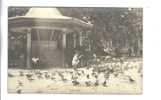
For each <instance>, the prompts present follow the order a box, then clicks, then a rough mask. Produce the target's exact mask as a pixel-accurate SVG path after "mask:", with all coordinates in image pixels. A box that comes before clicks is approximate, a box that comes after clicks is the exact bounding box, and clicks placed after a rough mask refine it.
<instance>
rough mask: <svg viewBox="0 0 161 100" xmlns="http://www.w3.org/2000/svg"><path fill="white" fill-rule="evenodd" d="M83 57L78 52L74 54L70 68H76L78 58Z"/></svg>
mask: <svg viewBox="0 0 161 100" xmlns="http://www.w3.org/2000/svg"><path fill="white" fill-rule="evenodd" d="M82 56H83V55H80V54H79V53H78V52H76V53H75V54H74V56H73V60H72V66H73V67H74V69H75V68H77V67H78V64H79V62H80V58H81V57H82Z"/></svg>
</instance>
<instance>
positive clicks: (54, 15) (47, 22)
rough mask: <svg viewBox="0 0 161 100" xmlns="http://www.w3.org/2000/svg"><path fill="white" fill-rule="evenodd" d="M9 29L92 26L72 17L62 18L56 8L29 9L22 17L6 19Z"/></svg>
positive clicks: (87, 27)
mask: <svg viewBox="0 0 161 100" xmlns="http://www.w3.org/2000/svg"><path fill="white" fill-rule="evenodd" d="M8 23H9V28H10V29H15V30H19V29H24V28H34V27H36V28H49V29H54V28H62V29H70V30H73V29H79V28H80V29H81V28H83V29H90V28H92V24H90V23H87V22H84V21H82V20H79V19H77V18H73V17H67V16H63V15H62V14H61V13H60V12H59V10H58V9H57V8H30V9H29V11H28V12H27V13H26V14H25V15H24V16H16V17H11V18H9V19H8Z"/></svg>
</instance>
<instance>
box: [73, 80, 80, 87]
mask: <svg viewBox="0 0 161 100" xmlns="http://www.w3.org/2000/svg"><path fill="white" fill-rule="evenodd" d="M72 83H73V85H74V86H77V85H79V84H80V83H79V82H78V81H76V80H74V81H72Z"/></svg>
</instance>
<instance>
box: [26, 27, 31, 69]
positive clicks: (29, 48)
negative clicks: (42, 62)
mask: <svg viewBox="0 0 161 100" xmlns="http://www.w3.org/2000/svg"><path fill="white" fill-rule="evenodd" d="M26 54H27V59H26V60H27V68H31V29H27V53H26Z"/></svg>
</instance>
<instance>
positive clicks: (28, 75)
mask: <svg viewBox="0 0 161 100" xmlns="http://www.w3.org/2000/svg"><path fill="white" fill-rule="evenodd" d="M26 77H27V79H28V80H29V81H30V82H31V81H33V80H34V78H33V74H29V73H28V74H26Z"/></svg>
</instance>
